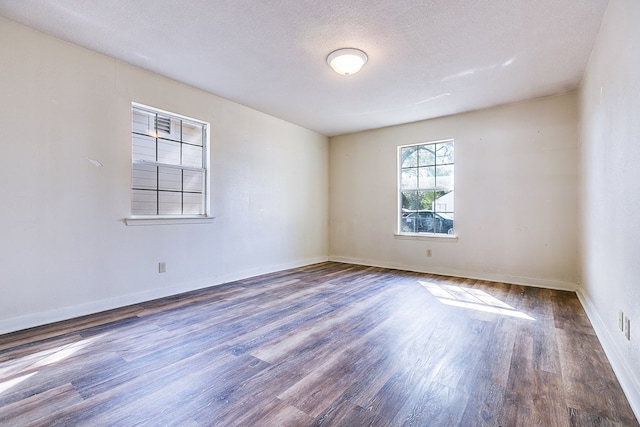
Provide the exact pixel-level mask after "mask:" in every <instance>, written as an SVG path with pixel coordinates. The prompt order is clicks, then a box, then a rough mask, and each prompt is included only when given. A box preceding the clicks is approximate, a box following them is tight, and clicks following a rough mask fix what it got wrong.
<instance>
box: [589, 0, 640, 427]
mask: <svg viewBox="0 0 640 427" xmlns="http://www.w3.org/2000/svg"><path fill="white" fill-rule="evenodd" d="M638 23H640V2H638V1H637V0H612V1H611V2H610V4H609V8H608V10H607V13H606V15H605V18H604V21H603V24H602V28H601V30H600V35H599V37H598V40H597V42H596V45H595V48H594V50H593V53H592V56H591V59H590V62H589V65H588V67H587V71H586V74H585V77H584V79H583V83H582V87H581V91H580V95H581V97H580V112H581V141H582V200H583V201H582V210H581V211H582V224H583V227H582V235H583V238H582V251H581V252H582V254H583V255H582V265H583V272H582V276H583V286H582V287H581V289H580V290H579V295H580V297H581V299H582V300H583V305H584V306H585V308H586V309H587V313H588V314H589V317H590V318H591V322H592V324H593V326H594V328H595V329H596V332H597V333H598V337H599V338H600V341H601V342H602V344H603V346H604V348H605V350H606V352H607V356H609V360H610V361H611V363H612V365H613V367H614V369H615V371H616V374H617V375H618V378H619V380H620V382H621V383H622V386H623V388H624V390H625V392H626V394H627V397H628V398H629V401H630V403H631V405H632V407H633V408H634V411H635V413H636V416H637V417H638V418H640V26H639V24H638ZM620 309H622V310H623V311H624V313H625V314H626V315H627V316H628V317H629V318H630V319H631V328H630V330H631V341H627V339H626V338H625V337H624V335H623V333H622V332H621V331H620V330H619V329H618V310H620Z"/></svg>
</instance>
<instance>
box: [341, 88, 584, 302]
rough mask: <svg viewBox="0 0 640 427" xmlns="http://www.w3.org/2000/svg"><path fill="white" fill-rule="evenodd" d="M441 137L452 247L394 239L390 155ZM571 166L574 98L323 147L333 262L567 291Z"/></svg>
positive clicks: (574, 200)
mask: <svg viewBox="0 0 640 427" xmlns="http://www.w3.org/2000/svg"><path fill="white" fill-rule="evenodd" d="M448 138H454V139H455V168H456V170H455V173H456V175H455V186H456V187H455V198H456V200H455V207H456V216H455V230H456V234H457V236H458V239H457V241H452V240H447V239H420V240H418V239H407V238H402V237H397V236H394V232H395V231H396V227H397V226H396V224H397V188H396V183H397V160H396V159H397V156H396V149H397V146H399V145H405V144H411V143H417V142H424V141H434V140H442V139H448ZM578 165H579V155H578V138H577V95H576V94H575V93H574V94H568V95H564V96H557V97H552V98H545V99H539V100H534V101H530V102H526V103H521V104H515V105H508V106H504V107H499V108H493V109H487V110H482V111H476V112H471V113H466V114H460V115H456V116H450V117H444V118H439V119H434V120H427V121H422V122H417V123H411V124H406V125H401V126H395V127H389V128H383V129H377V130H373V131H368V132H360V133H355V134H350V135H344V136H339V137H334V138H331V139H330V142H329V167H330V173H329V177H330V183H329V188H330V196H329V206H330V209H329V231H330V237H329V254H330V259H332V260H337V261H345V262H353V263H364V264H373V265H379V266H387V267H397V268H404V269H409V270H416V271H426V272H434V273H443V274H452V275H460V276H465V277H473V278H481V279H487V280H500V281H506V282H511V283H522V284H529V285H539V286H547V287H552V288H560V289H572V290H573V289H575V287H576V284H577V283H578V281H579V268H578V238H577V233H578V225H577V219H578V213H577V208H578ZM426 249H431V250H432V254H433V256H432V257H431V258H428V257H426Z"/></svg>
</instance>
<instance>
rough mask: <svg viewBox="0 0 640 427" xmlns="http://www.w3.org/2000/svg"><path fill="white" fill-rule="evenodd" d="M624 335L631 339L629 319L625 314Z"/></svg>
mask: <svg viewBox="0 0 640 427" xmlns="http://www.w3.org/2000/svg"><path fill="white" fill-rule="evenodd" d="M624 336H625V337H627V339H628V340H629V341H631V320H630V319H629V318H628V317H626V316H625V318H624Z"/></svg>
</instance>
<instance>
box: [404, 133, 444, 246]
mask: <svg viewBox="0 0 640 427" xmlns="http://www.w3.org/2000/svg"><path fill="white" fill-rule="evenodd" d="M431 146H433V150H432V151H430V150H429V148H428V147H431ZM411 149H413V151H406V150H411ZM442 149H444V150H445V152H444V153H443V152H442V151H441V150H442ZM405 153H406V155H405ZM454 154H455V153H454V140H453V139H449V140H442V141H433V142H426V143H418V144H411V145H404V146H399V147H398V170H399V173H398V190H399V191H398V232H399V233H419V234H434V235H439V234H447V231H448V230H449V227H450V232H449V233H453V224H454V215H455V211H454V210H455V207H454V206H453V205H452V208H451V209H444V210H443V209H442V205H443V204H438V203H437V201H438V200H439V199H440V198H442V197H443V196H445V195H447V194H450V193H452V192H453V191H454V180H455V166H454V164H455V158H454ZM443 167H444V169H443ZM428 168H432V174H429V173H427V174H423V170H425V171H429V169H428ZM447 170H449V174H442V172H443V171H447ZM439 172H440V174H439ZM412 174H413V175H414V177H415V180H413V179H411V177H410V175H412ZM421 176H422V177H430V179H429V180H426V179H423V180H421ZM438 176H440V180H439V179H438ZM445 176H446V177H447V178H443V177H445ZM407 177H409V178H407ZM412 181H413V182H415V185H407V183H408V182H409V183H411V182H412ZM425 181H426V182H427V183H428V184H430V185H424V183H425ZM429 181H431V182H430V183H429ZM443 182H444V183H445V185H443ZM427 193H431V195H430V197H425V196H428V195H427ZM425 198H426V200H429V199H433V200H431V202H430V208H429V209H425V208H424V206H421V205H420V203H424V200H425ZM405 206H407V207H411V208H412V209H407V208H405ZM445 206H446V204H445ZM428 217H429V218H428ZM434 218H435V219H434ZM429 221H430V224H431V225H426V226H424V225H422V226H419V225H418V224H425V223H426V224H429ZM418 228H422V229H418ZM425 228H426V231H425Z"/></svg>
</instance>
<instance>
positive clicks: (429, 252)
mask: <svg viewBox="0 0 640 427" xmlns="http://www.w3.org/2000/svg"><path fill="white" fill-rule="evenodd" d="M427 256H429V257H430V256H431V249H427Z"/></svg>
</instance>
